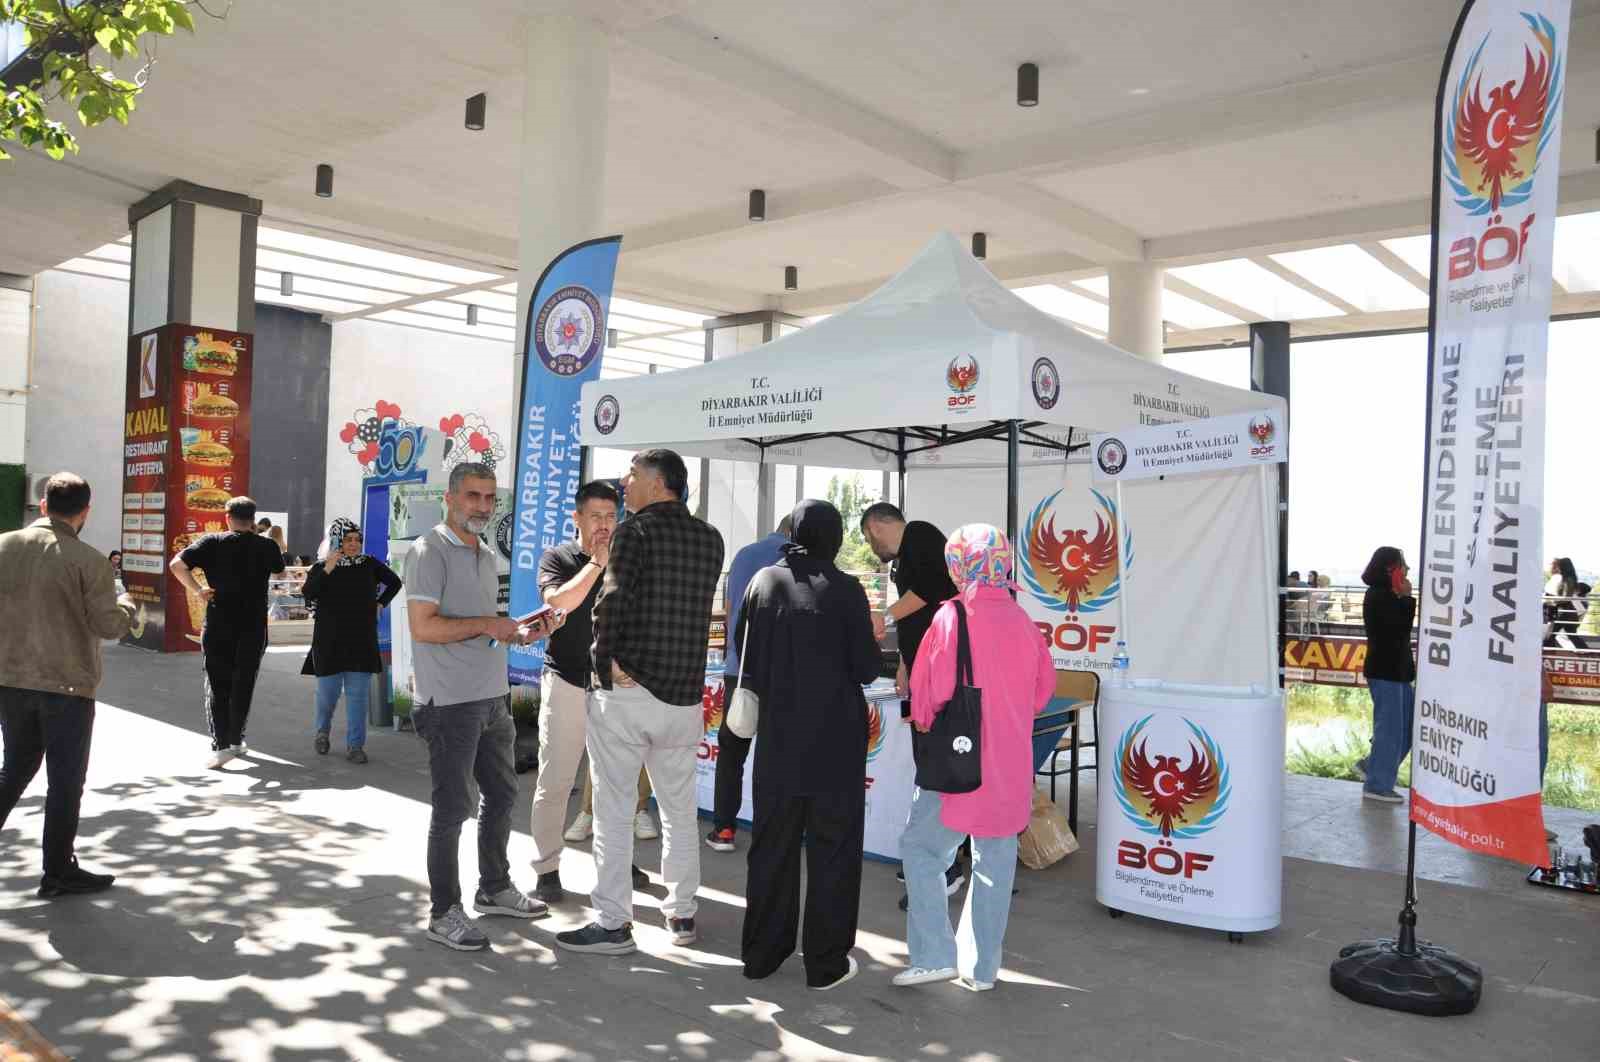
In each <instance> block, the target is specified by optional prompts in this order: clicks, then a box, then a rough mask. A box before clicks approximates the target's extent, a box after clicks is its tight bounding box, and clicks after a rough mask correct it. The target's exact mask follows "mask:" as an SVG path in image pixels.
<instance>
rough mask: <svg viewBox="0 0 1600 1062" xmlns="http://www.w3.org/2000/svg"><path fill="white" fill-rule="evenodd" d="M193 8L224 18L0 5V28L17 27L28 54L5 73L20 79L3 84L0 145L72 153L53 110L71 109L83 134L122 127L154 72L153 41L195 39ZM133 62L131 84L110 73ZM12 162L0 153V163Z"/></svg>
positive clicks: (108, 6) (152, 4)
mask: <svg viewBox="0 0 1600 1062" xmlns="http://www.w3.org/2000/svg"><path fill="white" fill-rule="evenodd" d="M229 6H230V7H231V2H230V4H229ZM191 9H197V10H199V11H201V12H202V13H204V14H206V15H208V16H211V17H212V18H217V19H221V18H226V17H227V9H224V10H222V11H220V12H213V11H212V10H210V9H209V8H208V7H206V6H205V4H204V3H201V2H199V0H78V2H76V3H74V2H73V0H0V22H9V23H13V24H15V25H20V26H21V27H22V29H23V34H24V37H23V39H24V42H25V44H26V49H27V50H26V51H25V52H24V53H23V56H22V57H21V58H20V59H18V60H16V61H15V62H13V63H12V64H11V66H10V67H8V69H9V70H13V71H16V70H19V69H20V70H21V71H23V73H22V76H20V77H19V76H17V75H16V74H15V73H13V74H12V75H11V77H10V79H8V80H7V81H6V82H4V83H0V92H3V93H4V95H3V96H0V143H3V142H4V141H8V140H9V141H12V142H13V143H16V144H20V145H21V146H22V147H24V148H29V149H31V148H39V149H42V150H43V151H44V153H45V154H47V155H49V156H50V157H51V158H53V159H61V158H63V157H65V155H66V154H67V152H69V151H70V152H72V153H74V154H76V153H77V151H78V139H77V137H75V136H74V135H73V134H72V132H71V130H69V129H68V128H67V126H66V123H64V122H62V121H59V120H57V119H55V118H52V117H51V116H50V112H51V108H52V107H53V106H54V105H57V104H65V105H69V106H71V107H73V108H74V109H75V110H76V112H77V116H78V122H79V123H80V124H81V125H82V126H83V127H84V128H93V127H94V126H97V125H99V124H101V123H102V122H106V121H111V120H113V119H114V120H115V121H116V122H117V123H118V124H120V125H127V124H128V115H129V114H131V113H132V112H133V109H134V105H135V102H136V101H137V99H138V96H139V93H140V92H142V91H143V90H144V87H145V84H146V83H147V82H148V80H149V78H150V71H151V68H152V67H154V66H155V63H156V52H155V47H156V42H157V41H158V40H159V39H160V38H162V37H170V36H173V35H174V34H176V33H177V32H178V30H180V29H181V30H185V31H187V32H189V33H193V32H194V16H193V13H192V11H191ZM130 59H132V60H135V61H136V62H137V63H138V64H139V65H138V69H137V70H135V71H133V72H132V74H131V77H123V76H121V75H119V74H118V73H117V71H116V70H115V69H113V68H112V66H111V64H112V63H121V62H123V61H125V60H130ZM124 69H126V67H125V68H124ZM9 158H11V156H10V155H9V154H7V152H6V151H5V149H4V147H0V160H6V159H9Z"/></svg>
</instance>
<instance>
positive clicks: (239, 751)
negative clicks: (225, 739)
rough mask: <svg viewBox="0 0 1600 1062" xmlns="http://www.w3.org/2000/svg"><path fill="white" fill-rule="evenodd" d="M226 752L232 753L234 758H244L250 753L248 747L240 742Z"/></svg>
mask: <svg viewBox="0 0 1600 1062" xmlns="http://www.w3.org/2000/svg"><path fill="white" fill-rule="evenodd" d="M228 751H229V752H232V753H233V754H234V755H235V756H244V755H247V754H248V753H249V752H250V746H249V745H246V744H245V743H244V742H242V741H241V742H239V743H238V744H237V745H235V746H234V747H233V748H231V749H229V750H228Z"/></svg>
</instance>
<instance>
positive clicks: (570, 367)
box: [533, 284, 605, 376]
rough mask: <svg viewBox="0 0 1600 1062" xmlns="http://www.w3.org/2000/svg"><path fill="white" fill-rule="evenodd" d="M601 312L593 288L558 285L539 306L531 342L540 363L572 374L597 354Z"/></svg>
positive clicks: (602, 322) (602, 327)
mask: <svg viewBox="0 0 1600 1062" xmlns="http://www.w3.org/2000/svg"><path fill="white" fill-rule="evenodd" d="M604 335H605V312H604V311H603V310H602V309H601V308H600V300H599V299H597V298H595V295H594V292H592V291H590V290H589V289H588V288H585V287H582V286H580V285H577V284H572V285H569V286H567V287H564V288H561V289H559V290H558V291H557V292H556V293H555V294H554V295H551V296H550V297H549V298H548V299H546V300H545V302H544V305H543V306H541V307H539V317H538V320H537V321H536V322H535V323H534V329H533V345H534V348H535V350H536V351H537V352H538V354H539V360H540V361H541V362H543V363H544V367H545V368H547V369H549V370H550V371H551V372H553V373H555V374H556V375H557V376H576V375H578V374H579V373H581V372H582V371H583V370H584V369H586V368H588V367H589V363H590V362H592V361H594V359H595V358H596V357H598V356H599V354H600V348H601V342H600V341H601V337H603V336H604Z"/></svg>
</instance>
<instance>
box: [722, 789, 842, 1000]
mask: <svg viewBox="0 0 1600 1062" xmlns="http://www.w3.org/2000/svg"><path fill="white" fill-rule="evenodd" d="M755 805H756V806H755V834H754V837H753V838H752V840H751V842H750V874H749V883H748V888H747V889H746V897H745V912H744V947H743V957H744V975H745V976H746V977H752V978H761V977H766V976H768V975H769V974H771V973H773V972H774V971H775V970H777V968H778V967H779V966H781V965H783V961H784V960H785V959H787V958H788V957H789V956H790V955H791V954H793V953H794V946H795V936H796V930H797V929H798V928H799V923H800V851H801V847H802V842H804V849H805V854H806V925H805V940H804V942H803V944H804V950H805V960H806V984H808V985H812V986H814V987H816V986H821V985H827V984H832V983H833V982H834V981H837V980H838V979H839V978H840V977H842V976H843V975H844V972H845V969H846V968H847V965H848V964H847V962H846V956H847V955H848V954H849V951H850V949H851V948H853V947H854V946H855V943H856V921H857V918H858V916H859V913H860V908H861V847H862V841H863V836H864V831H865V830H866V824H867V799H866V790H865V789H864V788H863V789H858V790H856V791H855V792H853V793H838V794H826V795H821V796H803V797H767V798H766V799H763V794H762V793H761V792H760V791H759V790H758V791H757V793H756V797H755Z"/></svg>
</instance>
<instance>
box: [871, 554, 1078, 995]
mask: <svg viewBox="0 0 1600 1062" xmlns="http://www.w3.org/2000/svg"><path fill="white" fill-rule="evenodd" d="M944 559H945V564H946V565H947V566H948V567H949V569H950V577H951V578H952V579H953V580H954V581H955V584H956V587H957V588H958V589H959V590H960V595H959V597H958V598H957V599H956V600H959V601H960V602H961V603H962V604H963V605H964V606H965V608H966V612H967V629H968V637H969V638H970V641H971V646H972V671H973V683H974V684H975V685H976V686H977V687H978V688H979V689H981V690H982V691H983V730H982V740H981V741H980V743H979V745H980V748H981V750H982V759H983V784H982V785H981V786H979V787H978V788H977V789H976V790H974V791H972V792H970V793H934V792H928V791H926V790H922V789H919V790H917V792H916V793H915V795H914V796H913V797H912V801H911V818H910V821H909V822H907V824H906V832H905V833H904V834H903V835H902V836H901V838H900V858H901V860H902V861H903V862H904V864H905V875H906V894H907V895H908V896H909V898H910V905H909V907H908V910H907V912H906V941H907V943H908V945H909V947H910V951H911V959H910V966H909V968H907V969H906V970H904V971H903V972H901V973H900V974H898V975H897V976H896V977H895V979H894V983H895V984H897V985H901V986H907V985H921V984H928V983H930V982H934V981H951V980H954V979H955V978H956V977H957V976H958V975H957V971H956V937H955V934H954V933H953V932H952V931H951V928H950V909H949V904H948V901H947V900H946V899H945V881H944V868H945V867H947V866H949V865H950V860H951V859H952V858H954V857H955V854H956V849H957V848H958V847H959V846H960V844H961V842H962V840H963V839H964V838H965V837H967V836H969V835H970V836H971V837H972V877H971V884H970V885H968V887H967V903H966V910H965V911H964V912H963V913H962V916H961V937H962V945H963V947H962V950H963V951H964V952H968V953H971V952H974V951H975V952H976V955H977V958H976V960H975V961H974V963H973V965H972V969H971V970H970V971H969V972H967V973H966V974H965V975H963V976H962V984H963V985H964V986H965V987H967V988H970V989H972V990H973V991H975V992H984V991H987V990H989V989H991V988H993V987H994V979H995V975H996V974H997V973H998V972H999V969H1000V946H1001V944H1002V942H1003V941H1004V940H1005V934H1006V920H1007V919H1008V918H1009V917H1010V915H1011V879H1012V878H1013V877H1014V876H1015V874H1016V869H1017V834H1019V833H1021V832H1022V830H1023V829H1024V828H1025V827H1026V826H1027V825H1028V816H1029V814H1030V813H1031V811H1032V808H1033V762H1032V750H1033V719H1034V716H1036V715H1038V714H1039V710H1040V709H1042V708H1043V707H1044V706H1045V703H1046V702H1047V701H1049V699H1050V696H1051V694H1052V693H1054V692H1055V682H1056V674H1055V668H1054V666H1053V665H1052V664H1051V662H1050V651H1049V649H1048V648H1047V647H1046V646H1045V643H1044V639H1043V638H1042V637H1040V635H1039V628H1038V627H1036V626H1034V624H1033V621H1032V620H1030V619H1029V618H1028V616H1027V613H1025V612H1023V611H1022V607H1021V606H1020V605H1018V604H1017V603H1016V602H1015V601H1014V600H1012V598H1011V595H1010V594H1009V593H1008V589H1009V587H1010V586H1011V544H1010V543H1009V542H1007V541H1006V536H1005V535H1004V534H1003V533H1001V532H1000V531H999V530H997V529H996V528H993V527H990V526H989V525H988V524H968V525H966V526H965V527H961V528H957V529H956V531H955V532H954V533H952V534H951V535H950V538H949V540H948V541H947V542H946V543H945V547H944ZM957 631H958V624H957V620H956V610H955V601H946V602H945V603H944V604H943V605H942V606H940V608H939V611H938V613H937V614H936V615H935V616H934V618H933V626H932V627H930V628H929V630H928V633H927V636H926V637H925V638H924V639H923V641H922V648H921V649H920V650H919V651H918V653H917V663H916V666H915V667H914V668H913V669H912V672H911V721H912V724H913V725H914V726H916V728H917V729H918V730H921V731H924V732H926V731H927V729H928V728H929V727H930V726H931V725H932V724H933V717H934V716H935V715H936V714H937V713H938V712H939V711H940V710H941V709H942V708H943V707H944V706H945V703H946V702H947V701H949V700H950V697H951V695H952V693H954V691H955V682H956V639H957Z"/></svg>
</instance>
